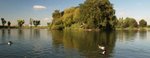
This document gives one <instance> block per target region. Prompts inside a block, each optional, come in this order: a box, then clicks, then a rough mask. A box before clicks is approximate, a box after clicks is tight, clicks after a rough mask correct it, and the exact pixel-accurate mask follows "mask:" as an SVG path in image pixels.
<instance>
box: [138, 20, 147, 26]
mask: <svg viewBox="0 0 150 58" xmlns="http://www.w3.org/2000/svg"><path fill="white" fill-rule="evenodd" d="M139 26H140V27H146V26H147V22H146V21H145V20H144V19H142V20H140V21H139Z"/></svg>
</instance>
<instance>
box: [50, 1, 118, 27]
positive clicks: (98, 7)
mask: <svg viewBox="0 0 150 58" xmlns="http://www.w3.org/2000/svg"><path fill="white" fill-rule="evenodd" d="M52 17H53V21H52V24H51V27H50V28H51V29H64V28H72V27H73V28H76V27H77V28H82V29H103V30H113V29H114V28H115V25H116V21H117V20H116V16H115V10H114V9H113V5H112V4H111V3H110V2H109V0H86V1H85V2H84V3H83V4H80V5H79V6H77V7H71V8H68V9H65V10H64V11H62V12H60V11H59V10H55V11H54V13H53V14H52Z"/></svg>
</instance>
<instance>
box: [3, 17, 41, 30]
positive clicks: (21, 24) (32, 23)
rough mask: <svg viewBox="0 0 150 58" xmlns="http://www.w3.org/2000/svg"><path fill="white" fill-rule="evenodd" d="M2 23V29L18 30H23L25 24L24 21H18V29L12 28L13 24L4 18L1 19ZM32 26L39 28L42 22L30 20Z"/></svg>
mask: <svg viewBox="0 0 150 58" xmlns="http://www.w3.org/2000/svg"><path fill="white" fill-rule="evenodd" d="M1 22H2V26H0V28H18V27H19V28H22V26H23V24H24V23H25V21H24V19H18V20H17V22H18V27H16V26H11V22H10V21H6V20H5V19H4V18H1ZM6 23H7V25H6ZM5 25H6V26H5ZM30 25H31V26H32V25H34V26H35V27H37V26H38V25H40V20H33V19H32V18H30Z"/></svg>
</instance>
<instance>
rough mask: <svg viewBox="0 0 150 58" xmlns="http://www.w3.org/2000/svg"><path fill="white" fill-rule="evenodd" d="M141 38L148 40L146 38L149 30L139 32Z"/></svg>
mask: <svg viewBox="0 0 150 58" xmlns="http://www.w3.org/2000/svg"><path fill="white" fill-rule="evenodd" d="M139 37H140V38H141V39H146V37H147V30H141V31H139Z"/></svg>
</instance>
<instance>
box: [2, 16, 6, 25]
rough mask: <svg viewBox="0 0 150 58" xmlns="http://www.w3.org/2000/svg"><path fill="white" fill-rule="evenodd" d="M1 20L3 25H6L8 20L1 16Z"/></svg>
mask: <svg viewBox="0 0 150 58" xmlns="http://www.w3.org/2000/svg"><path fill="white" fill-rule="evenodd" d="M1 21H2V25H3V27H4V25H5V24H6V20H5V19H4V18H1Z"/></svg>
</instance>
